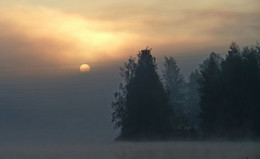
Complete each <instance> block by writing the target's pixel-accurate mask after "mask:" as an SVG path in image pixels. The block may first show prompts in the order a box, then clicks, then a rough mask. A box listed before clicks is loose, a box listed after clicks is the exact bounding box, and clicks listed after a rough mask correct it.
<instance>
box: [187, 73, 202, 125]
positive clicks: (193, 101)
mask: <svg viewBox="0 0 260 159" xmlns="http://www.w3.org/2000/svg"><path fill="white" fill-rule="evenodd" d="M199 78H200V73H199V71H198V70H195V71H192V72H191V74H190V76H189V81H188V83H187V100H186V103H185V110H186V112H187V118H188V120H189V122H190V124H191V126H192V127H194V128H196V129H198V128H199V113H200V106H199V102H200V97H199V92H198V89H199V83H198V79H199Z"/></svg>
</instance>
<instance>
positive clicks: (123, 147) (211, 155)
mask: <svg viewBox="0 0 260 159" xmlns="http://www.w3.org/2000/svg"><path fill="white" fill-rule="evenodd" d="M259 149H260V143H259V142H145V143H139V142H138V143H135V142H107V143H88V144H31V145H30V144H27V145H26V144H21V145H19V144H9V145H7V146H6V145H0V158H8V159H17V158H19V159H35V158H38V159H45V158H46V159H47V158H48V159H72V158H76V159H86V158H87V159H146V158H147V159H173V158H178V159H247V158H248V159H259V158H260V152H259Z"/></svg>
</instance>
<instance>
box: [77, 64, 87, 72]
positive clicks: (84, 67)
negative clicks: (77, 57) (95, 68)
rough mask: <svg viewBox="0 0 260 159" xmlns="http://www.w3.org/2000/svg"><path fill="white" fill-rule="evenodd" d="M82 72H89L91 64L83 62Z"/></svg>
mask: <svg viewBox="0 0 260 159" xmlns="http://www.w3.org/2000/svg"><path fill="white" fill-rule="evenodd" d="M79 70H80V72H89V71H90V66H89V65H88V64H82V65H81V66H80V68H79Z"/></svg>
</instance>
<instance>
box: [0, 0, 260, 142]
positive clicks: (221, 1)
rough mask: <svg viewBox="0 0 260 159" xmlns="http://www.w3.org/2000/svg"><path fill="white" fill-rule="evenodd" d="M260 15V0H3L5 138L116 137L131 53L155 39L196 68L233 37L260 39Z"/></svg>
mask: <svg viewBox="0 0 260 159" xmlns="http://www.w3.org/2000/svg"><path fill="white" fill-rule="evenodd" d="M259 19H260V2H259V0H210V1H209V0H197V1H191V0H186V1H183V0H163V1H162V0H160V1H159V0H149V1H148V0H143V1H139V0H132V1H125V0H110V1H105V0H95V1H89V0H84V1H83V0H73V1H71V0H62V1H59V0H8V1H0V82H1V83H0V103H1V105H0V110H2V111H0V114H1V113H2V115H0V124H1V126H2V127H5V131H3V132H1V133H3V134H2V135H1V136H2V139H3V140H4V138H5V137H6V136H5V135H9V136H10V135H11V134H12V133H10V132H14V131H17V130H20V131H19V132H20V138H23V137H25V136H27V138H29V137H32V136H34V137H35V138H37V137H40V138H44V137H43V136H45V137H46V138H48V137H50V136H52V137H53V138H57V136H59V137H60V138H61V140H62V137H61V136H62V135H60V134H66V135H64V136H66V137H68V136H70V137H71V136H73V137H78V136H85V138H86V140H87V139H93V138H96V139H100V138H102V139H113V138H114V136H115V134H116V132H115V131H114V130H113V126H112V124H111V109H110V103H111V101H112V100H113V92H114V91H115V90H116V89H117V88H118V84H119V82H120V77H119V74H118V67H119V66H121V65H122V64H123V62H124V61H126V59H127V58H128V57H129V56H136V54H137V53H138V52H139V51H140V50H141V49H145V48H146V47H147V46H148V47H149V48H152V54H153V55H154V56H155V57H156V58H157V61H158V64H159V65H161V63H162V62H163V57H164V56H173V57H175V58H176V59H177V62H178V64H179V65H180V67H181V70H182V71H183V72H184V74H185V75H187V74H188V73H189V72H191V71H192V70H194V69H195V68H196V67H197V66H198V64H199V63H201V62H202V60H203V59H204V58H205V57H207V55H208V54H209V53H210V52H212V51H215V52H217V53H220V54H223V53H225V52H226V51H227V50H228V47H229V45H230V43H231V42H233V41H235V42H237V43H238V44H239V45H240V46H245V45H253V44H255V43H256V42H257V41H258V42H259V37H260V21H259ZM84 63H86V64H89V65H90V67H91V69H90V72H85V73H80V71H79V68H80V65H81V64H84ZM37 125H38V126H37ZM39 125H40V126H39ZM41 132H45V135H43V134H44V133H41ZM65 132H66V133H65ZM26 134H27V135H26ZM32 134H34V135H32ZM46 134H47V135H46ZM82 134H86V135H82ZM11 136H12V135H11ZM14 136H19V135H17V134H16V135H14V134H13V136H12V137H10V138H12V139H14V140H15V138H14ZM16 138H19V137H16ZM71 138H72V137H71ZM0 140H1V138H0Z"/></svg>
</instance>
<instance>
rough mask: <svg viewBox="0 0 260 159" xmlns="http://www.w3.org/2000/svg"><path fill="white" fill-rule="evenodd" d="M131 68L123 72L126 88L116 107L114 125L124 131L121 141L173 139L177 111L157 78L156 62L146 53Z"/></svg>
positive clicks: (123, 89)
mask: <svg viewBox="0 0 260 159" xmlns="http://www.w3.org/2000/svg"><path fill="white" fill-rule="evenodd" d="M129 64H130V63H129V62H128V63H127V64H126V65H125V67H124V68H123V69H121V70H122V73H121V76H122V75H123V76H122V77H124V79H125V85H123V86H122V87H120V88H121V94H120V95H118V94H117V93H116V94H115V97H116V101H115V102H113V103H112V107H113V108H114V113H113V122H114V123H115V125H116V127H117V128H120V129H121V131H120V135H119V139H162V138H167V137H169V136H170V134H171V131H172V130H171V129H172V127H171V125H172V124H171V120H170V118H171V115H172V114H173V111H172V109H171V107H170V106H169V104H168V97H167V94H166V93H165V90H164V88H163V85H162V83H161V81H160V78H159V76H158V74H157V68H156V63H155V58H153V57H152V55H151V53H150V50H147V49H146V50H142V51H141V52H140V53H139V54H138V62H137V63H136V64H135V62H133V63H131V67H126V66H129ZM132 66H134V67H132ZM132 68H134V69H132ZM129 70H131V71H129ZM127 72H131V73H127ZM126 75H127V76H126ZM128 75H129V76H128ZM120 96H121V97H122V98H119V97H120ZM121 99H122V100H121Z"/></svg>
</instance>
